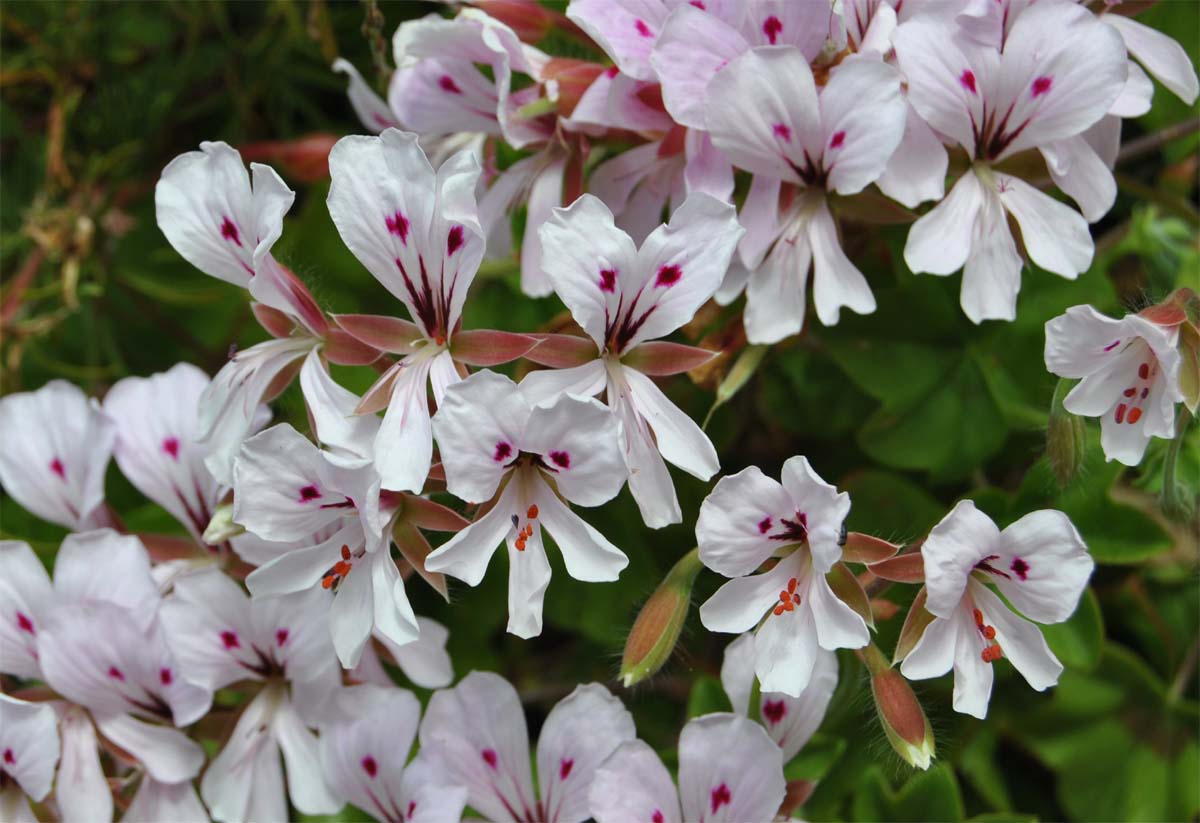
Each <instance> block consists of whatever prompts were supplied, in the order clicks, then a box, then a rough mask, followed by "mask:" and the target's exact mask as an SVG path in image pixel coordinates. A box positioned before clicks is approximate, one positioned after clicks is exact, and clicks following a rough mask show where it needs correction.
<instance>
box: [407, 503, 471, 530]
mask: <svg viewBox="0 0 1200 823" xmlns="http://www.w3.org/2000/svg"><path fill="white" fill-rule="evenodd" d="M400 517H401V519H402V520H404V521H405V522H408V523H412V524H413V525H414V526H416V527H417V528H420V529H426V530H427V531H435V532H457V531H462V530H463V529H464V528H466V527H467V526H469V525H470V524H471V521H470V520H467V519H466V518H464V517H463V516H462V515H461V514H459V513H458V512H456V511H454V509H451V508H447V507H446V506H443V505H442V504H441V503H434V502H433V501H432V500H429V499H428V498H425V497H421V496H420V495H416V494H404V495H403V503H402V504H401V514H400Z"/></svg>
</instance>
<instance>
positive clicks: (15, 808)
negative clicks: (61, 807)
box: [0, 694, 59, 823]
mask: <svg viewBox="0 0 1200 823" xmlns="http://www.w3.org/2000/svg"><path fill="white" fill-rule="evenodd" d="M58 753H59V744H58V718H57V717H55V715H54V709H52V708H51V707H50V706H48V705H46V704H45V703H40V704H39V703H26V702H25V701H24V700H17V699H16V698H15V697H9V696H8V695H7V694H0V818H3V819H4V820H8V821H11V823H36V821H37V817H35V816H34V814H33V809H31V808H30V807H29V801H30V800H33V801H34V802H35V803H40V802H41V801H42V800H43V799H44V798H45V797H46V795H47V794H49V793H50V785H51V783H53V782H54V768H55V766H57V765H58Z"/></svg>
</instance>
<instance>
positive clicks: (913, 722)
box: [860, 644, 934, 769]
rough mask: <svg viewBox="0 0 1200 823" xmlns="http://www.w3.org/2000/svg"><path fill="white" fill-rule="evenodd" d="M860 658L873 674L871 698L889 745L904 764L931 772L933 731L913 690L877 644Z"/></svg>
mask: <svg viewBox="0 0 1200 823" xmlns="http://www.w3.org/2000/svg"><path fill="white" fill-rule="evenodd" d="M860 657H861V659H862V661H863V662H864V663H865V664H866V666H867V670H868V671H869V672H870V673H871V695H872V697H874V699H875V710H876V711H877V712H878V713H879V722H880V724H881V725H882V726H883V731H884V734H886V735H887V739H888V742H889V743H891V744H892V748H893V749H895V751H896V754H898V755H900V757H901V758H903V760H904V762H905V763H908V764H909V765H910V766H915V767H916V768H918V769H928V768H929V764H930V762H931V761H932V760H933V757H934V742H933V729H932V728H931V727H930V725H929V718H927V717H926V716H925V712H924V710H923V709H922V708H921V704H920V703H919V702H917V696H916V695H915V694H913V690H912V687H911V686H909V685H908V681H907V680H905V679H904V676H903V675H901V674H900V672H898V671H896V670H895V669H893V668H892V667H891V666H890V665H888V662H887V658H885V657H884V656H883V653H882V652H880V651H879V649H878V648H877V647H876V646H875V645H874V644H872V645H869V646H867V647H866V648H865V649H863V650H862V652H861V653H860Z"/></svg>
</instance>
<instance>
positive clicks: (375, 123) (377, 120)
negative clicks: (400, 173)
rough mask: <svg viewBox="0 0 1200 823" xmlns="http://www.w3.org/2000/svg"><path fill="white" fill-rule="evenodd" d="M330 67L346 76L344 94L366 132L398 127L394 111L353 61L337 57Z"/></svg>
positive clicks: (377, 131) (398, 123)
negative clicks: (360, 72) (364, 77)
mask: <svg viewBox="0 0 1200 823" xmlns="http://www.w3.org/2000/svg"><path fill="white" fill-rule="evenodd" d="M332 68H333V70H334V71H336V72H339V73H340V74H344V75H346V77H347V78H348V80H349V82H348V84H347V86H346V96H347V97H349V98H350V106H351V108H353V109H354V113H355V114H357V115H358V119H359V120H360V121H361V122H362V124H363V125H364V126H366V128H367V131H368V132H370V133H371V134H378V133H379V132H381V131H383V130H384V129H387V128H393V127H394V128H400V121H399V119H397V117H396V114H395V112H393V111H392V110H391V108H390V107H389V106H388V104H387V103H386V102H385V101H384V100H383V98H381V97H380V96H379V95H378V94H376V93H375V90H374V89H372V88H371V86H370V84H368V83H367V81H366V80H364V79H363V76H362V75H361V74H359V72H358V69H356V68H355V67H354V64H353V63H351V62H350V61H349V60H346V59H345V58H343V57H339V58H338V59H336V60H334V61H333V66H332Z"/></svg>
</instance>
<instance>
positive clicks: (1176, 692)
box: [1167, 637, 1200, 706]
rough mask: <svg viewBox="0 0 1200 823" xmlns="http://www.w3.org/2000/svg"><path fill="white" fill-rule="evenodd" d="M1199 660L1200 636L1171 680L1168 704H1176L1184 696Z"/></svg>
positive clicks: (1168, 690)
mask: <svg viewBox="0 0 1200 823" xmlns="http://www.w3.org/2000/svg"><path fill="white" fill-rule="evenodd" d="M1198 660H1200V637H1197V638H1196V640H1195V642H1193V643H1192V646H1191V648H1190V649H1188V653H1187V656H1186V657H1184V659H1183V665H1182V666H1180V667H1179V672H1178V673H1177V674H1176V675H1175V679H1174V680H1172V681H1171V687H1170V688H1169V689H1167V705H1168V706H1173V705H1175V704H1176V703H1178V702H1179V698H1181V697H1183V690H1184V689H1186V688H1187V684H1188V683H1190V682H1191V680H1192V675H1193V674H1195V673H1196V663H1197V661H1198Z"/></svg>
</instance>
